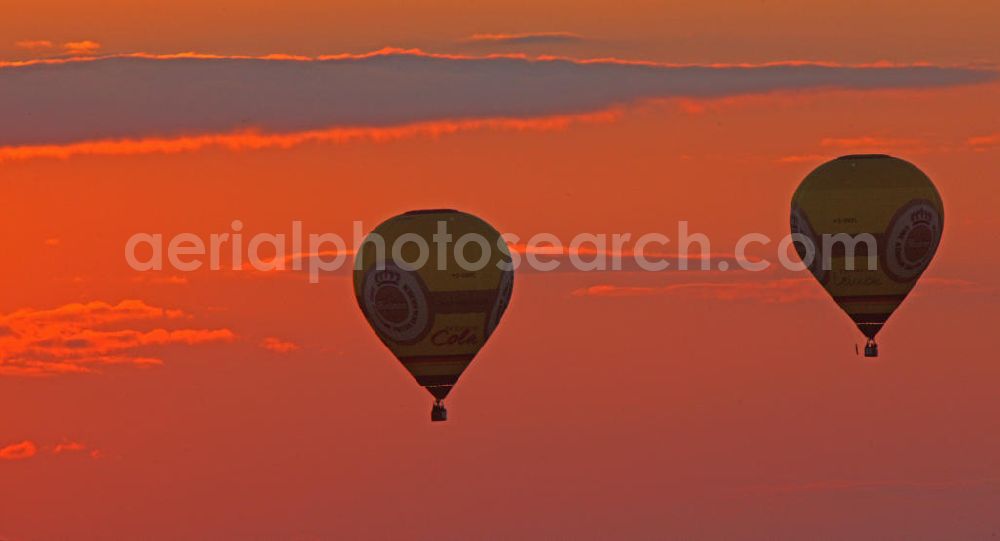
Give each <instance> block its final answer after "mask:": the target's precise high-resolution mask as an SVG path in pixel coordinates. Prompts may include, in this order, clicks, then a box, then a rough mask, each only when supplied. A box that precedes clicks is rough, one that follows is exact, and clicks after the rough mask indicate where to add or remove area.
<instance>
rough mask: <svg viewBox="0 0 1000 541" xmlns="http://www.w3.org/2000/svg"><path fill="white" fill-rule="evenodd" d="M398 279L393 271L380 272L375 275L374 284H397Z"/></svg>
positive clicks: (398, 276) (397, 275) (397, 274)
mask: <svg viewBox="0 0 1000 541" xmlns="http://www.w3.org/2000/svg"><path fill="white" fill-rule="evenodd" d="M399 278H400V275H399V273H398V272H396V271H395V270H393V269H385V270H380V271H378V272H376V273H375V283H376V284H378V285H382V284H395V283H397V282H399Z"/></svg>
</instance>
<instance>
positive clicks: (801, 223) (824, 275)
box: [791, 205, 830, 284]
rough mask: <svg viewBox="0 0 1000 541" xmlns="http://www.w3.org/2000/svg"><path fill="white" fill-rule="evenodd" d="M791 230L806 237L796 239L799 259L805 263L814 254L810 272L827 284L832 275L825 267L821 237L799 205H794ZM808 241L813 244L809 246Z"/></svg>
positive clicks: (796, 250)
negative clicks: (821, 249)
mask: <svg viewBox="0 0 1000 541" xmlns="http://www.w3.org/2000/svg"><path fill="white" fill-rule="evenodd" d="M791 230H792V234H793V235H795V234H799V235H802V236H803V237H805V239H796V240H794V242H793V246H794V247H795V253H797V254H799V259H801V260H802V262H803V263H805V262H806V260H807V259H808V256H809V255H810V254H811V255H812V260H811V261H809V265H808V268H809V272H811V273H812V275H813V276H815V277H816V279H817V280H819V283H821V284H825V283H826V281H827V279H829V277H830V271H829V270H824V269H823V255H822V253H821V251H820V242H819V238H818V237H817V236H816V232H815V231H814V230H813V227H812V224H811V223H809V218H807V217H806V213H805V212H804V211H803V210H802V209H801V208H800V207H799V206H798V205H794V206H792V217H791ZM803 240H804V241H805V242H803ZM807 242H808V243H809V244H811V246H807V245H806V243H807Z"/></svg>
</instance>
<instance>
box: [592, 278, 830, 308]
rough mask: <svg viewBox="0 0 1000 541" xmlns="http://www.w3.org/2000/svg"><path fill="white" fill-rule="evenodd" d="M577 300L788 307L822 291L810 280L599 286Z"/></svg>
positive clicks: (820, 297)
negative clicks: (656, 299) (657, 299)
mask: <svg viewBox="0 0 1000 541" xmlns="http://www.w3.org/2000/svg"><path fill="white" fill-rule="evenodd" d="M573 295H574V296H577V297H649V296H668V295H684V296H692V297H696V298H701V299H712V300H720V301H743V300H750V301H760V302H764V303H769V304H772V303H790V302H799V301H804V300H814V299H822V298H824V297H825V296H826V294H825V292H824V291H823V289H822V288H820V287H819V286H817V285H816V284H815V281H814V280H812V279H811V278H786V279H780V280H768V281H760V282H689V283H677V284H670V285H665V286H628V285H612V284H600V285H594V286H589V287H585V288H580V289H577V290H574V291H573Z"/></svg>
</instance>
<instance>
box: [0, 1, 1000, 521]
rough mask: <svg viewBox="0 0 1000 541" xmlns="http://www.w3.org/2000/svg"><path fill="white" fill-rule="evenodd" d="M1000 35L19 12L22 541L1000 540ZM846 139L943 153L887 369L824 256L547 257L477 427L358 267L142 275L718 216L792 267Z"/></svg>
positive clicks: (176, 4) (726, 6)
mask: <svg viewBox="0 0 1000 541" xmlns="http://www.w3.org/2000/svg"><path fill="white" fill-rule="evenodd" d="M998 20H1000V3H997V2H989V1H973V0H955V1H952V2H931V1H924V0H909V1H903V0H899V1H881V2H874V3H873V2H860V1H847V2H845V1H843V0H840V1H833V0H830V1H827V0H822V1H815V2H808V3H803V2H792V1H790V0H762V1H752V2H751V1H720V2H715V3H711V5H707V3H705V2H694V1H692V2H673V3H666V2H650V1H639V2H628V3H600V2H593V1H589V0H582V1H581V0H575V1H572V2H571V1H568V0H567V1H562V0H558V1H547V0H541V1H533V2H526V1H525V2H521V1H518V2H511V1H499V0H488V1H485V2H471V3H470V2H453V1H436V0H435V1H431V2H422V3H399V2H388V1H384V0H375V1H364V2H362V1H357V2H319V1H312V0H309V1H307V0H292V1H289V2H282V3H276V2H264V1H262V0H250V1H246V0H244V1H241V2H235V1H228V0H226V1H212V2H204V1H198V2H196V1H193V0H170V1H167V0H162V1H159V0H158V1H154V2H134V1H124V0H113V1H103V2H100V3H99V4H96V5H95V4H92V3H91V4H88V3H80V2H69V1H65V0H39V1H35V2H13V1H6V2H5V3H3V4H0V190H2V191H0V241H2V245H3V247H4V249H3V250H2V251H0V284H2V286H3V290H2V291H3V294H2V295H0V410H2V411H3V412H4V414H3V415H2V417H0V540H5V541H6V540H30V539H140V538H141V539H248V538H249V539H302V540H306V539H333V538H340V539H359V538H374V539H406V538H412V539H430V538H433V539H517V538H564V539H608V538H636V539H664V538H668V539H669V538H683V539H720V538H751V539H802V538H829V539H844V538H852V539H866V538H871V539H887V538H889V539H943V538H949V539H979V538H988V537H990V536H995V535H1000V513H998V512H997V509H1000V459H998V457H1000V394H998V393H997V389H998V388H1000V365H998V364H997V363H996V358H997V353H996V349H997V348H996V343H995V333H996V329H997V326H998V324H1000V314H998V309H1000V303H998V290H1000V277H998V276H997V273H996V270H995V269H996V268H997V266H998V265H1000V252H998V250H997V234H996V231H997V230H998V229H1000V215H998V213H997V208H998V207H1000V197H998V195H997V194H998V191H997V189H996V182H997V179H998V178H1000V34H998V33H997V29H996V23H997V21H998ZM854 153H887V154H892V155H894V156H898V157H901V158H903V159H906V160H908V161H910V162H912V163H914V164H916V165H917V166H918V167H920V168H921V169H922V170H923V171H924V172H925V173H927V175H928V176H929V177H930V178H931V179H932V180H933V182H934V183H935V185H936V186H937V189H938V191H939V192H940V194H941V197H942V199H943V201H944V206H945V214H946V215H947V220H946V221H945V222H946V223H945V227H944V234H943V239H942V242H941V245H940V248H939V250H938V252H937V255H936V257H935V259H934V261H933V263H932V264H931V265H930V268H929V269H928V270H927V272H926V273H925V274H924V276H923V277H922V279H921V281H920V283H919V284H918V285H917V286H916V288H915V289H914V290H913V292H912V293H911V295H910V297H909V298H908V299H907V300H906V301H905V302H904V303H903V305H902V306H901V307H900V309H899V311H898V312H896V314H895V315H894V316H893V318H892V319H891V320H890V321H889V323H888V325H887V326H886V327H885V330H884V331H883V332H882V333H881V334H880V335H879V343H880V346H881V356H880V357H879V358H878V359H876V360H871V359H865V358H863V357H859V356H856V354H855V344H859V343H861V342H862V339H863V337H862V336H861V334H860V333H859V332H858V331H857V329H856V327H854V325H853V324H852V323H851V321H850V320H849V319H848V317H847V316H846V315H844V314H843V313H842V312H840V311H839V309H838V308H837V306H836V305H835V304H834V303H833V302H832V300H831V299H830V298H829V297H828V296H827V295H826V293H825V292H824V291H823V290H822V288H821V287H820V286H819V285H818V284H817V283H815V281H814V280H813V279H812V277H811V275H810V274H809V273H808V272H792V271H788V270H783V269H781V268H780V267H779V266H778V265H774V266H773V267H772V268H770V269H768V270H767V271H764V272H747V271H741V270H730V271H727V272H720V271H718V270H710V271H701V270H688V271H676V270H671V271H665V272H660V273H648V272H636V269H635V268H634V267H632V266H626V270H625V271H618V272H610V271H609V272H599V271H598V272H582V271H576V270H573V269H571V268H569V267H568V266H564V267H563V268H561V269H560V270H559V271H558V272H549V273H543V272H537V271H532V270H530V269H526V270H525V269H521V270H520V271H519V272H518V273H517V275H516V276H517V277H516V280H515V286H514V293H513V299H512V301H511V304H510V307H509V308H508V310H507V312H506V315H505V317H504V319H503V322H502V323H501V325H500V326H499V328H498V329H497V330H496V332H495V334H494V335H493V336H492V338H491V339H490V341H489V343H488V344H487V345H486V347H484V348H483V349H482V351H481V352H480V353H479V356H478V357H477V359H476V360H475V362H474V363H473V364H472V366H471V367H470V368H469V369H468V371H466V373H465V374H464V376H463V377H462V379H461V381H460V383H459V384H458V385H457V386H456V388H455V389H454V391H452V392H451V394H450V396H449V398H448V405H449V414H450V419H449V421H448V422H447V423H435V424H431V423H430V422H429V419H428V415H427V414H428V410H429V406H430V401H431V399H430V397H429V395H428V394H427V393H426V392H425V391H424V390H423V389H421V388H420V387H419V386H417V385H416V384H415V383H414V381H413V379H412V378H411V377H410V375H409V374H407V373H406V371H405V370H404V369H403V368H402V367H401V366H400V365H399V363H398V362H397V361H396V360H395V359H394V358H393V357H392V355H391V354H390V353H389V351H388V350H387V349H386V348H385V347H384V346H383V345H382V344H381V343H380V342H379V340H378V338H377V337H376V335H375V334H374V333H373V332H372V330H371V328H370V327H369V325H368V323H367V321H366V320H365V319H364V317H363V315H362V313H361V311H360V310H359V309H358V306H357V303H356V301H355V298H354V291H353V288H352V285H351V275H350V272H349V271H348V270H346V269H345V270H342V271H337V272H332V273H329V274H327V275H324V276H323V277H322V279H321V280H320V281H319V283H317V284H312V283H310V280H309V277H308V275H307V273H304V272H298V271H292V270H287V271H274V272H258V271H254V270H251V269H242V270H233V269H232V268H231V267H225V265H224V267H225V268H224V269H223V270H220V271H210V270H208V269H207V268H203V269H201V270H198V271H196V272H179V271H176V270H172V269H165V270H163V271H153V272H137V271H135V270H133V269H132V268H130V267H129V265H128V264H127V263H126V261H125V257H124V253H125V250H124V247H125V244H126V242H127V240H128V239H129V237H131V236H132V235H133V234H136V233H159V234H163V235H164V236H165V237H167V238H169V237H172V236H173V235H176V234H179V233H193V234H195V235H198V236H200V237H202V238H208V236H209V235H211V234H213V233H225V232H231V224H232V222H233V221H234V220H240V221H241V222H242V223H243V233H244V236H245V237H247V238H249V237H250V236H252V235H253V234H255V233H286V234H288V233H290V227H291V224H292V222H293V221H301V222H302V224H303V227H304V230H305V231H306V233H310V232H334V233H338V234H340V235H342V236H344V237H345V238H347V239H350V238H351V235H352V223H353V222H354V221H361V222H362V223H363V227H364V230H365V231H369V230H371V229H372V228H374V227H375V226H376V225H378V224H379V223H380V222H381V221H383V220H385V219H387V218H389V217H391V216H394V215H397V214H400V213H402V212H405V211H408V210H412V209H422V208H454V209H460V210H463V211H466V212H469V213H472V214H475V215H477V216H479V217H481V218H483V219H484V220H486V221H488V222H489V223H490V224H492V225H493V226H494V227H495V228H496V229H498V230H499V231H501V232H509V233H514V234H517V235H519V236H520V237H521V238H523V239H527V238H529V237H531V236H532V235H535V234H537V233H542V232H545V233H552V234H554V235H557V236H558V237H560V238H562V239H566V240H567V241H568V240H569V239H571V238H572V237H573V236H574V235H577V234H579V233H605V234H608V235H611V234H613V233H631V234H632V235H633V236H636V237H637V236H638V235H641V234H643V233H648V232H660V233H663V234H666V235H667V236H669V237H671V238H674V237H675V236H676V234H677V224H678V221H681V220H685V221H687V222H688V223H689V226H690V229H691V230H692V231H693V232H699V233H704V234H705V235H707V236H708V237H709V238H710V239H711V243H712V252H713V253H714V254H716V256H717V259H719V260H731V259H732V257H733V250H734V245H735V244H736V241H737V240H738V239H739V238H740V237H741V236H743V235H745V234H747V233H763V234H765V235H768V236H769V237H770V238H772V239H775V241H774V242H773V243H772V244H771V245H768V246H765V247H756V248H755V249H753V250H752V251H751V253H752V254H753V255H755V256H756V257H760V258H765V259H769V260H771V261H776V259H777V248H776V247H775V245H776V244H777V240H778V239H780V238H782V237H783V236H784V235H786V234H787V233H788V222H789V202H790V198H791V194H792V192H793V191H794V190H795V188H796V187H797V186H798V184H799V182H801V180H802V179H803V177H805V175H807V174H808V173H809V172H810V171H812V170H813V169H814V168H815V167H817V166H818V165H820V164H821V163H823V162H825V161H827V160H830V159H833V158H836V157H837V156H841V155H845V154H854ZM518 249H519V250H520V249H521V248H518ZM663 250H664V251H665V252H667V253H670V254H674V253H676V251H677V247H676V246H675V245H670V244H668V245H667V246H666V247H664V248H663Z"/></svg>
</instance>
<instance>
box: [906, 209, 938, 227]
mask: <svg viewBox="0 0 1000 541" xmlns="http://www.w3.org/2000/svg"><path fill="white" fill-rule="evenodd" d="M932 220H934V215H933V214H931V212H930V211H929V210H927V209H917V210H916V211H915V212H914V213H913V214H912V215H910V222H911V223H912V224H913V225H919V224H924V225H930V223H931V221H932Z"/></svg>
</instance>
